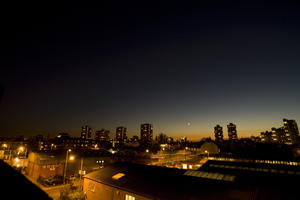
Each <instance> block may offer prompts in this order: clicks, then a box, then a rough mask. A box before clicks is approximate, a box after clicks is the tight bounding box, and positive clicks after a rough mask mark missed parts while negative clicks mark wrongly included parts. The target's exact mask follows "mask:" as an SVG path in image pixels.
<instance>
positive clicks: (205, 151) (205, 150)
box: [204, 150, 209, 159]
mask: <svg viewBox="0 0 300 200" xmlns="http://www.w3.org/2000/svg"><path fill="white" fill-rule="evenodd" d="M204 152H205V153H206V154H207V159H208V158H209V152H208V151H207V150H205V151H204Z"/></svg>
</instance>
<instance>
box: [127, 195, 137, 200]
mask: <svg viewBox="0 0 300 200" xmlns="http://www.w3.org/2000/svg"><path fill="white" fill-rule="evenodd" d="M125 200H135V197H134V196H131V195H129V194H126V196H125Z"/></svg>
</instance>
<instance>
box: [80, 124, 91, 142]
mask: <svg viewBox="0 0 300 200" xmlns="http://www.w3.org/2000/svg"><path fill="white" fill-rule="evenodd" d="M81 138H82V139H91V138H92V128H91V127H89V126H88V125H85V126H82V127H81Z"/></svg>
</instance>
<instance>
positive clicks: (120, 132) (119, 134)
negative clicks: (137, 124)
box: [116, 126, 127, 143]
mask: <svg viewBox="0 0 300 200" xmlns="http://www.w3.org/2000/svg"><path fill="white" fill-rule="evenodd" d="M126 132H127V128H126V127H123V126H119V127H117V128H116V140H117V141H119V143H124V142H125V141H126V139H127V135H126Z"/></svg>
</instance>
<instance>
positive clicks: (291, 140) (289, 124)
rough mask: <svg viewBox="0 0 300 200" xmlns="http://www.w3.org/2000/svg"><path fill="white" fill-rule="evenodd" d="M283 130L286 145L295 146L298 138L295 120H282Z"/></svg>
mask: <svg viewBox="0 0 300 200" xmlns="http://www.w3.org/2000/svg"><path fill="white" fill-rule="evenodd" d="M283 130H284V133H285V137H286V144H295V143H296V140H297V137H299V129H298V126H297V123H296V121H295V120H288V119H283Z"/></svg>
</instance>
